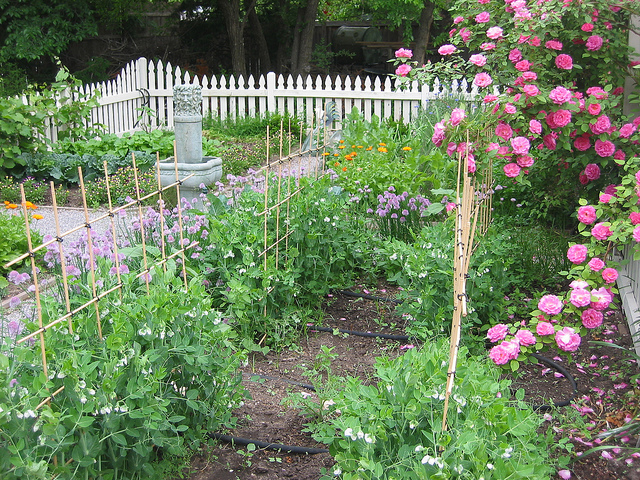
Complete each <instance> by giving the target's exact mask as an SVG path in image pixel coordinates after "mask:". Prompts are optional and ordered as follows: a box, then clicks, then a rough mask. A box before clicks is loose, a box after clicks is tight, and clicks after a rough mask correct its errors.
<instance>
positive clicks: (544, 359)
mask: <svg viewBox="0 0 640 480" xmlns="http://www.w3.org/2000/svg"><path fill="white" fill-rule="evenodd" d="M531 356H532V357H533V358H535V359H536V360H539V361H540V362H542V363H545V364H547V365H548V366H550V367H551V368H553V369H554V370H556V371H557V372H558V373H561V374H562V375H564V376H565V378H566V379H567V380H569V383H571V388H572V389H573V393H572V394H571V396H570V397H569V399H568V400H561V401H558V402H553V405H532V407H533V409H534V410H536V411H542V412H546V411H549V410H551V409H552V408H553V407H566V406H568V405H570V404H571V401H572V400H573V399H574V398H575V396H576V395H577V394H578V385H577V384H576V380H575V378H573V375H571V374H570V373H569V372H568V371H567V369H566V368H564V367H563V366H562V365H560V364H558V363H556V362H554V361H553V360H551V359H549V358H547V357H543V356H542V355H538V354H537V353H532V354H531Z"/></svg>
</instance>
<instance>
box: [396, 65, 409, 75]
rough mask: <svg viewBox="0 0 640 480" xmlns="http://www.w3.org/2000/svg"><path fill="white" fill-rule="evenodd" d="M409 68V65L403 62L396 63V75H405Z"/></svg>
mask: <svg viewBox="0 0 640 480" xmlns="http://www.w3.org/2000/svg"><path fill="white" fill-rule="evenodd" d="M411 70H412V69H411V66H410V65H407V64H406V63H403V64H402V65H398V68H396V75H398V76H399V77H406V76H407V75H408V73H409V72H410V71H411Z"/></svg>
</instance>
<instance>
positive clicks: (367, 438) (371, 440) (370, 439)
mask: <svg viewBox="0 0 640 480" xmlns="http://www.w3.org/2000/svg"><path fill="white" fill-rule="evenodd" d="M364 441H365V442H367V443H375V441H376V438H375V437H372V436H371V435H369V434H368V433H366V434H365V435H364Z"/></svg>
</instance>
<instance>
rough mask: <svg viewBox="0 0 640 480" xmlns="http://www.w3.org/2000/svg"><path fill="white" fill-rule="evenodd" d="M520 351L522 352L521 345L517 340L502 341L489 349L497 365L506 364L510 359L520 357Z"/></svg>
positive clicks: (491, 357) (490, 355)
mask: <svg viewBox="0 0 640 480" xmlns="http://www.w3.org/2000/svg"><path fill="white" fill-rule="evenodd" d="M516 349H517V350H516ZM514 353H515V357H514ZM518 353H520V346H519V345H518V344H517V343H516V342H502V343H501V344H500V345H496V346H495V347H493V348H492V349H491V350H489V358H490V359H491V360H492V361H493V362H494V363H495V364H496V365H504V364H505V363H508V362H509V361H510V360H515V359H516V358H518Z"/></svg>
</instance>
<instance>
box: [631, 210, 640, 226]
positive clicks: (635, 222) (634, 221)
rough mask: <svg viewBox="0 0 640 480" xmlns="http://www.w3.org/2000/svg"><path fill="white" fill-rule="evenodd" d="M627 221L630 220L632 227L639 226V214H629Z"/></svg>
mask: <svg viewBox="0 0 640 480" xmlns="http://www.w3.org/2000/svg"><path fill="white" fill-rule="evenodd" d="M629 220H631V224H632V225H640V212H631V213H630V214H629Z"/></svg>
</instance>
